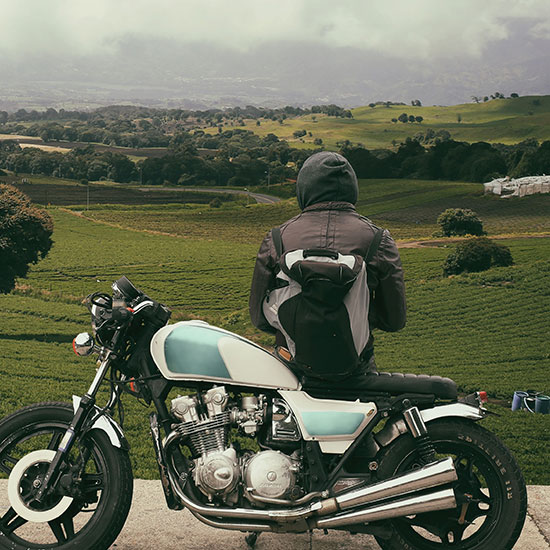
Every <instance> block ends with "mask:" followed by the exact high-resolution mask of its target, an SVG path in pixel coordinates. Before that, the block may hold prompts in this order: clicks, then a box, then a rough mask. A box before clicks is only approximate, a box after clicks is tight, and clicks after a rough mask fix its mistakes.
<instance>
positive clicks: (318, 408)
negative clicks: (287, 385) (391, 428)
mask: <svg viewBox="0 0 550 550" xmlns="http://www.w3.org/2000/svg"><path fill="white" fill-rule="evenodd" d="M279 393H280V394H281V396H282V397H283V399H284V400H285V401H286V402H287V403H288V404H289V405H290V408H291V409H292V412H293V413H294V416H295V417H296V420H297V422H298V425H299V426H300V431H301V432H302V437H303V438H304V439H305V440H306V441H318V442H319V446H320V447H321V451H322V452H324V453H330V454H342V453H344V452H345V451H346V450H347V449H348V447H349V446H350V445H351V444H352V443H353V442H354V441H355V439H356V438H357V437H358V436H359V434H360V433H361V432H362V431H363V430H364V429H365V427H366V426H367V424H368V423H369V422H370V421H371V420H372V419H373V418H374V416H375V413H376V405H375V404H374V403H363V402H361V401H340V400H336V399H316V398H315V397H311V396H310V395H308V394H307V393H306V392H303V391H279Z"/></svg>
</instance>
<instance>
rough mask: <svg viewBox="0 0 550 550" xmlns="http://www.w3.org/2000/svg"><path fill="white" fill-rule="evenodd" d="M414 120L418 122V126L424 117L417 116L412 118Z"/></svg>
mask: <svg viewBox="0 0 550 550" xmlns="http://www.w3.org/2000/svg"><path fill="white" fill-rule="evenodd" d="M414 120H415V121H416V122H418V124H420V123H421V122H422V121H423V120H424V117H423V116H421V115H418V116H415V117H414Z"/></svg>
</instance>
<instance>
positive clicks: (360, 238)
mask: <svg viewBox="0 0 550 550" xmlns="http://www.w3.org/2000/svg"><path fill="white" fill-rule="evenodd" d="M280 227H281V237H282V241H283V251H289V250H296V249H299V248H304V249H307V248H333V249H335V250H337V251H338V252H341V253H342V254H349V253H354V254H359V255H361V256H363V257H364V256H365V255H366V254H367V251H368V249H369V246H370V243H371V242H372V240H373V238H374V235H375V233H376V230H377V229H378V228H377V226H375V225H374V224H373V223H372V222H371V221H370V220H369V219H368V218H365V217H364V216H361V215H360V214H358V213H357V211H356V210H355V207H354V206H353V204H351V203H349V202H341V201H340V202H332V201H331V202H319V203H316V204H313V205H311V206H307V207H306V208H304V210H303V211H302V213H301V214H298V215H297V216H296V217H294V218H292V219H290V220H288V221H287V222H285V223H283V224H282V225H281V226H280ZM277 262H278V258H277V254H276V252H275V248H274V246H273V241H272V238H271V231H270V232H269V233H268V234H267V236H266V237H265V239H264V241H263V242H262V245H261V246H260V250H259V252H258V256H257V259H256V265H255V268H254V275H253V279H252V288H251V291H250V302H249V308H250V317H251V319H252V322H253V323H254V325H255V326H256V327H258V328H259V329H261V330H264V331H266V332H273V333H274V332H275V329H274V328H273V327H271V326H270V325H269V324H268V323H267V321H266V319H265V317H264V315H263V312H262V302H263V299H264V297H265V295H266V292H267V291H268V290H271V289H273V288H275V275H276V266H277ZM367 273H368V285H369V289H370V292H371V301H370V310H369V326H370V327H371V329H372V328H378V329H381V330H384V331H388V332H395V331H398V330H400V329H402V328H403V327H404V326H405V321H406V313H405V312H406V304H405V285H404V282H403V268H402V267H401V260H400V258H399V252H398V251H397V246H396V245H395V242H394V240H393V239H392V237H391V236H390V233H389V232H388V231H387V230H384V231H383V235H382V239H381V241H380V245H379V248H378V251H377V253H376V254H375V255H374V257H373V258H372V260H371V261H370V262H369V263H368V265H367ZM367 347H372V334H371V339H370V341H369V344H368V345H367Z"/></svg>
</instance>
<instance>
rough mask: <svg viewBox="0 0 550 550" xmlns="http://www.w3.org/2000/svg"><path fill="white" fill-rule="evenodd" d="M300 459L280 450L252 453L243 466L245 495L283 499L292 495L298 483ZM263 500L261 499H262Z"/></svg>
mask: <svg viewBox="0 0 550 550" xmlns="http://www.w3.org/2000/svg"><path fill="white" fill-rule="evenodd" d="M299 469H300V467H299V461H298V460H293V459H292V458H291V457H289V456H287V455H285V454H283V453H281V452H280V451H262V452H259V453H256V454H254V455H252V457H251V458H250V459H249V460H247V461H246V462H245V464H244V467H243V476H244V480H245V484H246V485H245V487H246V491H245V496H246V497H247V498H248V499H249V500H251V501H252V502H254V501H255V500H258V499H255V497H261V498H268V499H274V498H275V499H283V498H288V497H290V496H292V494H293V491H294V489H295V485H296V473H297V472H298V471H299ZM260 502H261V500H260Z"/></svg>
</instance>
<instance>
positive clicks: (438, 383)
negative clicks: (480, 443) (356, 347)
mask: <svg viewBox="0 0 550 550" xmlns="http://www.w3.org/2000/svg"><path fill="white" fill-rule="evenodd" d="M302 386H303V390H304V391H306V392H307V391H308V390H311V391H312V393H317V391H316V390H321V389H329V388H330V389H331V390H333V391H334V392H335V393H340V392H345V393H348V392H353V393H356V394H360V393H361V391H365V392H368V393H378V392H379V393H386V394H390V395H401V394H404V393H417V394H426V395H433V396H435V397H437V398H439V399H456V397H457V387H456V383H455V382H454V381H453V380H451V379H450V378H443V377H442V376H428V375H427V374H401V373H398V372H373V373H367V374H362V375H359V376H353V377H350V378H346V379H343V380H340V381H338V382H327V381H323V380H318V379H313V378H307V379H304V380H302Z"/></svg>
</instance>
